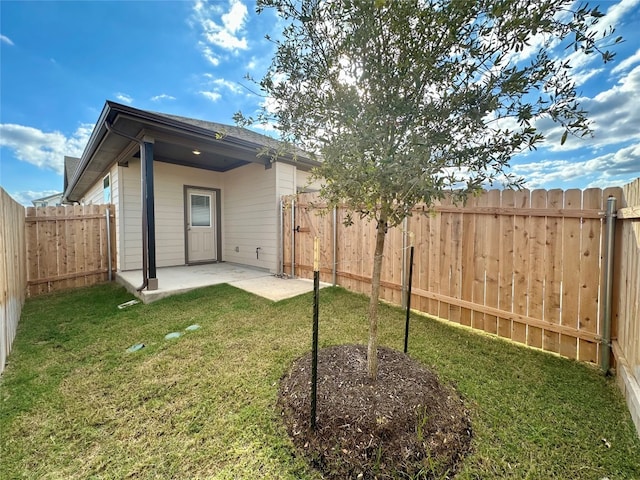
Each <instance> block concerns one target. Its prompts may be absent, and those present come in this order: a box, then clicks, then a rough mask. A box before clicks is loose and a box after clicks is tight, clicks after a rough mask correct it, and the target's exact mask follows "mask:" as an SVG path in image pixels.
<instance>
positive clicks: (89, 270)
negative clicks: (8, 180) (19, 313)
mask: <svg viewBox="0 0 640 480" xmlns="http://www.w3.org/2000/svg"><path fill="white" fill-rule="evenodd" d="M109 207H110V205H73V206H59V207H29V208H27V217H26V242H27V265H28V272H27V284H28V295H30V296H32V295H39V294H41V293H47V292H53V291H57V290H63V289H67V288H74V287H80V286H88V285H93V284H96V283H100V282H104V281H107V279H108V269H109V268H108V267H109V264H108V248H109V245H110V246H111V268H112V270H113V271H115V266H116V244H115V227H114V225H115V216H114V213H113V212H114V209H113V207H111V208H110V218H109V221H110V222H111V223H110V226H111V228H110V235H111V239H110V241H109V239H108V238H107V224H106V210H107V208H109Z"/></svg>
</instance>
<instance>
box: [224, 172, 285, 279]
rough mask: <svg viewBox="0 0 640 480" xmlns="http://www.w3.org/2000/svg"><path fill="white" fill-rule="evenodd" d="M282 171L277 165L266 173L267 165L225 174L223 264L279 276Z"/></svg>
mask: <svg viewBox="0 0 640 480" xmlns="http://www.w3.org/2000/svg"><path fill="white" fill-rule="evenodd" d="M278 167H279V164H275V165H274V166H272V168H270V169H268V170H265V168H264V166H263V165H260V164H251V165H246V166H244V167H240V168H236V169H234V170H230V171H228V172H226V173H225V174H224V187H223V189H222V209H223V212H224V214H223V217H224V219H223V226H224V230H223V231H222V237H223V245H222V248H223V250H222V256H223V260H225V261H227V262H235V263H241V264H243V265H251V266H254V267H260V268H266V269H268V270H269V271H271V272H274V273H275V272H276V270H277V258H278V242H277V236H278V224H277V219H278V218H279V216H278V215H277V206H278V195H277V192H276V172H277V171H278ZM258 247H259V248H260V250H259V254H258V255H256V248H258ZM236 250H237V251H236Z"/></svg>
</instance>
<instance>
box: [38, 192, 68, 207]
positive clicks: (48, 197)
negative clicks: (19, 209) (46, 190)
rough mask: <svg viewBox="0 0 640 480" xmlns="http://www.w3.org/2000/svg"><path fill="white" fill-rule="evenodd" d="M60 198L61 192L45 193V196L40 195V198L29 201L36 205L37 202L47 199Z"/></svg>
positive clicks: (46, 200)
mask: <svg viewBox="0 0 640 480" xmlns="http://www.w3.org/2000/svg"><path fill="white" fill-rule="evenodd" d="M56 198H57V199H61V198H62V192H58V193H54V194H53V195H47V196H46V197H40V198H34V199H33V200H31V203H33V204H34V205H36V203H37V202H47V203H48V202H49V200H54V199H56Z"/></svg>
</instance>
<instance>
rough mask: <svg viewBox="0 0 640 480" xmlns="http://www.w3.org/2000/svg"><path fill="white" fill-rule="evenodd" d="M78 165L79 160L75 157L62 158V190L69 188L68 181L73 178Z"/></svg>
mask: <svg viewBox="0 0 640 480" xmlns="http://www.w3.org/2000/svg"><path fill="white" fill-rule="evenodd" d="M78 165H80V159H79V158H77V157H68V156H66V155H65V157H64V190H65V191H66V190H67V186H69V179H70V178H71V177H72V176H73V174H74V173H75V171H76V170H77V169H78Z"/></svg>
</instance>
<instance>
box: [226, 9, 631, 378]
mask: <svg viewBox="0 0 640 480" xmlns="http://www.w3.org/2000/svg"><path fill="white" fill-rule="evenodd" d="M573 4H574V2H573V1H572V0H570V1H567V0H537V1H535V2H531V1H529V0H478V1H470V0H449V1H445V0H400V1H392V0H375V1H372V0H362V1H360V0H331V1H325V0H301V1H293V0H261V1H259V2H258V11H262V10H263V9H264V8H266V7H272V8H275V9H276V10H277V12H278V14H279V16H280V17H281V19H282V20H283V22H284V24H285V25H286V26H285V27H284V30H283V32H282V36H281V37H280V38H279V39H277V40H273V41H274V42H275V44H276V47H277V50H276V53H275V56H274V58H273V60H272V64H271V67H270V68H269V70H268V72H267V73H266V75H265V76H264V78H263V79H262V80H261V81H260V82H259V84H260V87H261V88H262V90H263V91H264V92H265V94H266V95H267V97H268V98H269V101H268V102H265V107H264V108H263V109H262V111H261V112H260V113H259V114H258V115H257V116H255V117H245V116H243V115H242V113H238V114H237V115H236V120H237V121H238V122H239V123H243V124H247V123H253V122H267V121H270V122H271V121H274V122H275V123H276V125H277V128H278V129H279V130H280V133H281V137H282V138H283V139H284V140H287V141H289V142H291V143H295V144H297V145H299V146H301V147H303V148H304V149H305V150H307V151H309V152H312V153H313V154H316V155H318V156H319V157H320V158H321V159H322V165H321V166H320V167H319V168H318V169H317V170H316V171H315V176H316V178H318V179H321V181H322V184H323V188H322V195H323V197H324V198H325V199H326V200H327V201H328V202H329V203H330V204H337V203H339V202H342V203H346V204H347V205H348V207H349V209H350V210H351V211H352V212H354V213H356V214H358V215H360V216H361V217H366V218H369V219H370V220H372V221H374V222H376V226H377V238H376V249H375V255H374V266H373V279H372V291H371V304H370V308H369V317H370V331H369V349H368V373H369V375H370V377H371V378H374V379H375V378H376V376H377V362H376V352H377V305H378V298H379V287H380V272H381V267H382V254H383V249H384V239H385V234H386V232H387V230H388V228H390V227H393V226H396V225H399V224H400V223H401V222H402V220H403V219H404V218H405V217H406V216H408V215H410V214H411V209H412V208H413V207H414V206H415V205H416V204H417V203H424V204H426V205H427V206H431V205H433V203H434V202H435V201H437V200H438V199H441V198H442V197H443V196H444V195H445V194H446V193H447V192H449V191H451V192H452V193H453V195H454V197H455V198H456V199H457V200H463V199H464V198H466V196H467V195H469V194H471V193H475V192H478V191H479V190H481V188H482V186H483V185H486V184H491V183H493V182H494V181H496V180H498V181H500V182H502V183H503V184H506V185H511V186H514V185H515V186H517V185H519V184H520V182H521V180H520V179H517V178H513V177H512V176H511V175H510V173H509V171H508V167H509V161H510V159H511V157H512V156H513V155H514V154H517V153H519V152H522V151H524V150H527V149H534V148H535V147H536V145H537V144H539V143H540V142H541V141H542V140H543V139H544V137H543V135H542V133H541V132H540V131H539V130H538V129H537V128H536V122H537V121H538V120H540V119H543V118H550V119H552V120H553V121H555V122H557V123H559V124H560V125H562V127H563V128H564V132H565V133H564V135H563V136H562V140H561V141H562V142H564V141H565V140H566V138H567V135H576V136H584V135H588V134H589V133H590V129H589V122H588V119H587V116H586V112H585V111H584V110H583V109H581V108H580V106H579V103H578V99H577V96H576V88H575V83H574V82H573V80H572V79H571V71H570V69H571V65H570V62H569V61H568V60H563V59H560V58H557V57H556V56H555V54H554V53H552V50H554V51H555V50H557V48H558V47H567V48H570V49H571V51H573V50H575V51H582V52H583V53H584V54H592V53H595V54H599V55H600V56H601V58H602V60H603V61H604V62H608V61H610V60H611V59H612V58H613V54H612V53H611V52H609V51H608V50H606V48H607V46H606V45H604V44H605V43H606V42H610V43H616V42H619V41H620V40H621V39H620V38H618V39H615V40H610V39H611V34H612V33H613V30H612V29H608V30H607V31H605V32H604V34H599V36H596V33H595V31H596V30H594V29H593V26H594V25H595V24H596V23H597V22H598V19H599V18H600V17H601V16H602V14H601V13H600V12H599V11H598V9H597V8H590V7H588V6H587V5H582V6H579V7H577V9H573V10H571V8H572V5H573Z"/></svg>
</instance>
